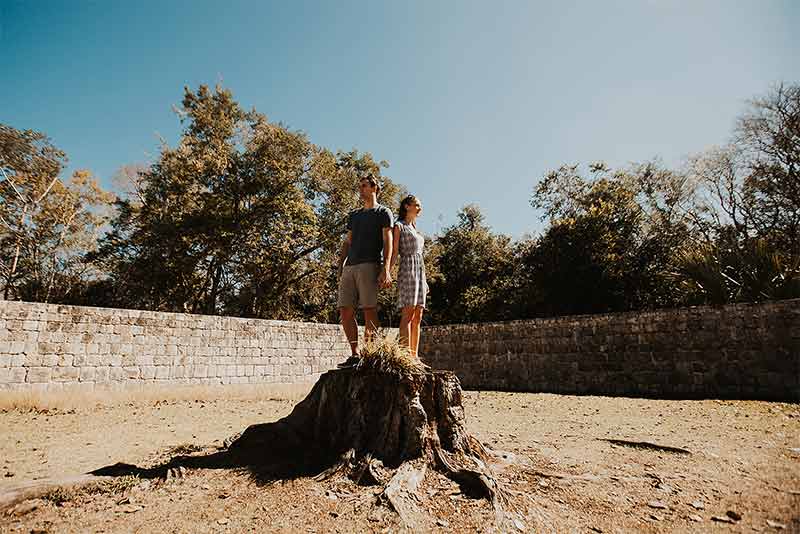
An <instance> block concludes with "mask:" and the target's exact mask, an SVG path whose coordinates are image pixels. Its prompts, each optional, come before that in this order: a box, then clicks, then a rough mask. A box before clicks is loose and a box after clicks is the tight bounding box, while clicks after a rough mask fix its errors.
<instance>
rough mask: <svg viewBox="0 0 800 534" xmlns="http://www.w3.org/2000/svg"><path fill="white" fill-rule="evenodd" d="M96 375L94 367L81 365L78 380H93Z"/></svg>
mask: <svg viewBox="0 0 800 534" xmlns="http://www.w3.org/2000/svg"><path fill="white" fill-rule="evenodd" d="M96 375H97V369H96V368H95V367H81V368H80V377H79V378H78V380H79V381H80V382H94V380H95V376H96Z"/></svg>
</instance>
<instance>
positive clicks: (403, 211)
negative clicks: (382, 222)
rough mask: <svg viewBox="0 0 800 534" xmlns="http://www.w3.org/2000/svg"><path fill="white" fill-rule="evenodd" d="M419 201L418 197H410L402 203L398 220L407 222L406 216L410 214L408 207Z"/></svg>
mask: <svg viewBox="0 0 800 534" xmlns="http://www.w3.org/2000/svg"><path fill="white" fill-rule="evenodd" d="M416 201H417V197H415V196H414V195H408V196H407V197H406V198H404V199H403V200H401V201H400V210H399V212H398V214H397V219H398V220H400V221H404V220H406V214H407V213H408V207H409V206H410V205H411V204H413V203H415V202H416Z"/></svg>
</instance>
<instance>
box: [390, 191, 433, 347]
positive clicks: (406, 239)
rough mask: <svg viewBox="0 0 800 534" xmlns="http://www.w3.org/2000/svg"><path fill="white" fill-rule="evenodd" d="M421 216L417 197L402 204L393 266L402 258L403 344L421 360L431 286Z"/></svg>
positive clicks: (400, 303) (399, 286)
mask: <svg viewBox="0 0 800 534" xmlns="http://www.w3.org/2000/svg"><path fill="white" fill-rule="evenodd" d="M420 213H422V204H421V203H420V201H419V200H418V199H417V197H415V196H414V195H409V196H407V197H406V198H404V199H403V201H402V202H401V203H400V213H399V214H398V217H397V223H396V224H395V226H394V229H393V230H392V232H393V239H392V245H393V246H392V261H391V267H394V265H395V264H396V263H397V258H398V256H399V257H400V269H399V270H398V273H397V300H398V302H397V304H398V307H399V308H400V311H401V317H400V343H401V344H402V345H405V346H406V347H408V349H409V351H410V352H411V356H412V357H413V358H418V357H419V356H418V351H419V330H420V325H421V324H422V311H423V310H424V309H425V297H426V295H427V293H428V283H427V281H426V280H425V262H424V260H423V258H422V247H423V245H424V244H425V238H424V237H423V236H422V234H421V233H419V232H418V231H417V224H416V221H417V217H418V216H419V214H420Z"/></svg>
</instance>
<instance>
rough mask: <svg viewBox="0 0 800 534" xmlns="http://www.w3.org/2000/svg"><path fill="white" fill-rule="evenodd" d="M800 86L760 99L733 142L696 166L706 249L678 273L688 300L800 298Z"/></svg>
mask: <svg viewBox="0 0 800 534" xmlns="http://www.w3.org/2000/svg"><path fill="white" fill-rule="evenodd" d="M798 166H800V86H797V85H792V86H784V85H779V86H777V87H776V88H774V89H773V90H772V91H771V92H770V93H769V94H768V95H767V96H766V97H763V98H758V99H755V100H753V101H752V102H751V103H750V105H749V107H748V109H747V110H746V111H745V112H744V114H743V115H742V116H741V117H740V118H739V119H738V121H737V126H736V129H735V132H734V137H733V140H732V142H731V143H730V144H728V145H726V146H723V147H717V148H713V149H710V150H707V151H705V152H703V153H701V154H699V155H697V156H694V157H693V158H692V159H691V161H690V166H689V169H690V174H691V176H692V178H693V179H694V181H695V183H696V184H697V195H696V197H695V209H694V210H693V214H694V221H693V223H694V228H695V229H696V231H697V235H698V238H699V239H700V240H701V244H700V245H699V246H698V248H697V249H696V250H695V251H691V252H689V253H686V254H683V255H682V256H681V263H680V265H679V268H678V270H677V273H678V275H679V278H680V279H681V281H682V284H683V285H684V287H686V288H688V290H689V294H688V299H689V301H690V302H692V303H697V302H713V303H723V302H735V301H741V300H744V301H753V300H763V299H770V298H791V297H797V296H800V291H799V290H798V289H797V287H798V284H797V280H798V278H800V270H798V264H800V252H798V250H800V193H799V191H800V175H798V168H799V167H798Z"/></svg>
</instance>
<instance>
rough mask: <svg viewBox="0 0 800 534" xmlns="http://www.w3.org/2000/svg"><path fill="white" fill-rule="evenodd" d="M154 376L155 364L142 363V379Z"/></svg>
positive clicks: (151, 378)
mask: <svg viewBox="0 0 800 534" xmlns="http://www.w3.org/2000/svg"><path fill="white" fill-rule="evenodd" d="M155 377H156V366H155V365H144V366H142V374H141V379H142V380H153V379H155Z"/></svg>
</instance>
